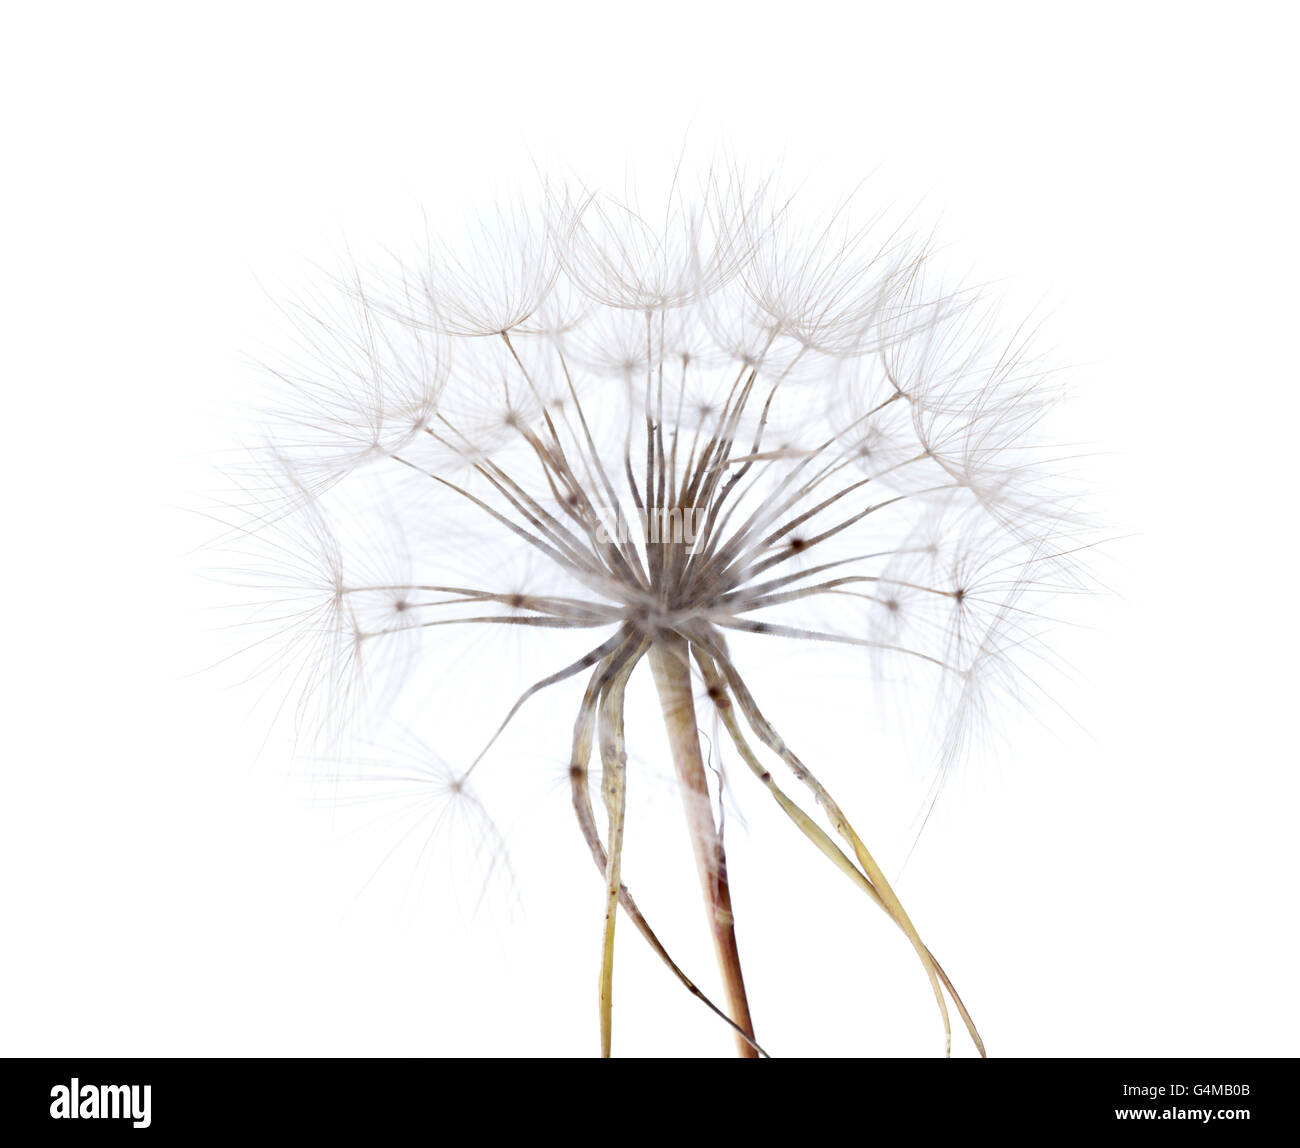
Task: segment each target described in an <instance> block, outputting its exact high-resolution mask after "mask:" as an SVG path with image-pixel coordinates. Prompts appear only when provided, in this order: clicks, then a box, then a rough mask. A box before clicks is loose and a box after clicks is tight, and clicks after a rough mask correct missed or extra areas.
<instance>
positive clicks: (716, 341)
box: [268, 177, 1083, 766]
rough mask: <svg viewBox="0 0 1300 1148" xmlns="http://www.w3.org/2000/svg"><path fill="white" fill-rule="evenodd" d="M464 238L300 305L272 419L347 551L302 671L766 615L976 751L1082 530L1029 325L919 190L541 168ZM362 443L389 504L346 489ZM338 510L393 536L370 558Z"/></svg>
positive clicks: (561, 644) (1037, 632) (722, 625)
mask: <svg viewBox="0 0 1300 1148" xmlns="http://www.w3.org/2000/svg"><path fill="white" fill-rule="evenodd" d="M471 237H472V242H471V245H470V246H469V247H463V246H461V247H455V246H453V245H449V244H446V243H443V242H442V241H440V240H434V241H431V242H430V245H429V255H428V258H427V259H423V260H420V261H417V262H415V263H414V264H412V265H411V266H410V267H398V268H397V269H396V270H390V271H388V272H386V273H384V274H376V275H370V276H367V275H364V274H360V273H357V274H354V275H352V276H350V277H349V278H348V279H347V280H346V281H344V282H343V283H342V287H343V290H342V292H341V296H340V299H339V300H338V301H337V302H336V304H335V305H334V306H333V308H332V309H328V308H322V309H320V310H318V311H316V312H315V313H311V314H308V313H303V312H300V320H299V321H300V326H301V328H302V330H303V332H304V334H305V335H306V336H307V337H308V341H309V342H311V343H312V345H313V347H314V348H315V358H316V362H315V363H309V364H307V365H306V366H303V367H301V368H299V369H298V370H295V371H293V372H281V375H282V378H284V380H285V382H286V383H287V384H288V388H289V392H290V394H291V395H292V396H294V397H295V399H296V405H295V403H290V404H288V406H287V407H286V408H285V411H287V413H284V412H283V411H282V412H280V413H279V414H278V415H277V417H276V418H274V419H273V420H272V423H273V427H272V429H271V430H270V431H269V432H268V433H269V435H270V436H271V437H272V439H273V440H274V441H275V443H276V444H277V445H276V465H277V466H285V465H287V467H288V469H289V470H290V472H291V473H292V474H293V476H294V477H293V478H292V480H291V484H292V487H293V491H294V497H293V498H292V499H287V500H284V503H283V505H289V504H293V505H294V506H296V507H297V508H298V510H297V513H298V514H299V515H301V516H305V518H306V520H307V521H308V522H309V523H310V524H311V525H310V528H309V529H308V531H307V533H308V535H309V536H311V537H315V538H316V539H317V541H318V543H319V545H320V547H321V549H322V552H323V553H325V554H327V555H328V556H329V557H328V561H327V565H328V567H329V568H330V569H331V570H333V571H334V572H335V573H334V577H335V579H336V581H337V593H336V594H335V595H334V596H333V597H332V598H330V599H329V602H328V604H327V603H326V602H325V601H324V600H321V601H320V602H319V603H318V605H317V606H316V607H314V608H311V609H306V608H304V610H303V612H302V616H301V620H302V621H303V622H304V624H305V626H306V629H307V633H308V637H307V638H306V639H300V640H299V642H298V645H297V646H295V647H294V648H293V651H292V652H293V654H294V655H296V656H302V657H305V658H307V659H309V660H310V659H314V660H315V662H316V663H317V665H316V669H315V670H314V671H313V672H311V673H309V674H307V675H306V676H305V679H304V683H305V684H304V686H303V688H304V689H305V690H306V691H307V692H308V693H310V692H311V691H313V690H314V691H319V690H321V689H322V688H323V687H322V684H321V683H325V684H326V685H328V687H329V690H330V691H332V692H333V694H334V695H335V696H339V695H341V694H346V696H347V697H348V699H349V700H350V701H352V700H355V699H357V698H359V697H360V696H361V695H360V693H359V691H357V690H356V688H355V687H354V686H353V685H352V684H350V683H352V682H354V680H355V673H356V672H357V671H361V670H367V669H369V668H370V667H371V666H374V665H377V664H378V663H380V661H381V660H382V659H384V658H385V657H387V656H388V654H389V652H390V651H392V652H394V653H395V652H398V651H400V652H401V654H402V660H400V661H396V662H391V663H388V670H389V672H388V674H387V681H388V683H389V685H390V686H391V688H390V689H388V690H385V691H381V692H380V693H379V694H377V695H374V696H375V698H376V699H377V700H382V701H384V702H385V703H391V702H392V699H393V698H394V697H395V696H397V695H398V694H400V691H401V689H402V685H403V677H402V674H403V672H404V669H405V667H407V666H409V665H411V664H413V662H412V661H410V660H408V659H414V658H416V657H417V656H418V655H419V654H420V652H422V651H423V652H424V653H432V654H434V655H435V656H436V652H437V651H438V650H439V649H446V648H450V647H453V646H455V645H456V644H457V643H460V642H463V641H465V640H466V639H465V638H464V635H465V634H482V635H484V637H485V638H487V636H489V635H498V636H499V635H500V634H501V633H502V632H503V631H504V632H509V633H511V635H512V637H513V638H514V639H515V640H516V641H517V642H518V643H520V644H521V645H522V644H524V643H535V644H536V646H537V647H538V648H541V649H543V650H545V649H550V648H552V647H554V648H555V649H557V650H559V649H561V648H563V650H564V651H566V653H565V654H564V657H563V659H561V658H560V656H559V655H558V654H557V665H556V666H555V669H556V670H559V669H560V668H561V665H562V664H566V663H567V661H568V659H569V658H570V657H571V651H572V649H573V648H574V644H575V643H579V644H585V645H586V646H587V647H588V648H590V649H592V650H596V651H603V652H600V653H598V655H597V657H596V661H599V660H600V658H604V657H606V656H607V655H609V654H610V651H611V650H612V649H613V648H614V647H613V646H609V645H608V643H610V642H615V645H616V644H617V643H616V639H617V638H618V636H619V635H628V634H630V635H641V636H643V637H644V639H645V640H646V641H648V642H653V641H657V640H659V639H661V638H663V637H664V636H666V635H670V634H671V635H676V636H678V637H681V638H683V639H685V640H686V641H687V642H688V643H689V644H690V645H691V646H692V647H693V648H696V649H698V650H701V651H707V652H708V653H709V655H710V656H711V657H715V658H718V659H723V658H726V657H728V656H729V653H728V651H729V650H730V646H729V644H728V639H729V638H731V637H734V636H735V635H737V634H756V635H763V636H765V637H766V639H768V640H770V642H771V643H772V648H773V649H776V648H777V647H778V646H779V645H780V644H781V643H804V644H809V643H817V644H824V645H825V646H826V647H827V648H830V647H835V646H838V647H840V648H845V647H848V648H854V647H856V648H859V649H861V650H862V651H865V652H867V653H868V654H869V657H868V658H867V659H864V662H863V664H864V665H867V666H870V667H871V668H872V669H873V671H874V673H875V675H876V676H877V678H878V679H879V680H880V681H881V682H883V683H889V684H890V685H891V686H897V687H901V688H902V690H903V692H902V693H901V694H891V695H888V696H889V698H890V700H889V701H888V703H887V704H889V705H895V706H899V707H901V708H903V709H906V710H908V711H910V712H912V713H915V714H924V715H925V718H924V721H925V722H926V724H927V725H928V727H929V729H930V730H931V732H932V734H933V738H932V740H933V741H934V743H935V746H936V749H937V751H938V753H939V756H940V760H941V762H942V763H943V764H944V765H945V766H951V765H952V764H954V763H955V762H956V761H958V760H959V759H960V757H961V755H962V753H963V751H964V749H965V748H966V747H967V746H968V745H969V744H970V741H971V737H972V732H973V731H976V730H978V729H979V727H980V725H981V723H983V722H989V721H994V720H996V719H995V716H994V710H993V708H992V705H991V702H992V700H993V698H994V697H995V696H997V695H1007V696H1011V695H1014V693H1015V687H1016V683H1017V681H1018V680H1019V679H1018V677H1017V675H1018V673H1019V672H1020V670H1021V668H1022V667H1023V666H1024V665H1025V664H1026V662H1027V661H1032V659H1033V657H1036V656H1038V654H1039V653H1040V652H1041V649H1042V647H1041V645H1040V640H1041V633H1042V631H1043V629H1044V620H1045V618H1046V616H1047V610H1046V609H1045V603H1046V602H1047V601H1048V600H1049V599H1050V598H1051V596H1052V595H1053V594H1054V593H1056V592H1057V591H1059V590H1060V589H1062V588H1063V586H1069V585H1073V582H1072V580H1073V579H1074V578H1075V576H1076V571H1075V568H1074V565H1073V561H1072V559H1071V558H1070V557H1069V556H1068V555H1069V554H1070V553H1071V552H1073V551H1075V550H1077V548H1078V546H1079V543H1080V539H1081V537H1082V531H1083V524H1082V523H1081V522H1080V520H1079V519H1078V518H1077V516H1076V514H1075V504H1074V501H1073V499H1072V497H1071V496H1070V495H1069V492H1068V483H1067V482H1066V481H1065V480H1064V479H1063V478H1062V477H1061V476H1060V475H1059V474H1058V472H1057V469H1056V468H1055V466H1054V463H1053V461H1052V454H1051V451H1050V449H1049V448H1047V447H1045V445H1044V443H1043V441H1042V437H1041V436H1042V429H1043V419H1044V417H1045V414H1046V412H1047V411H1048V410H1049V408H1050V405H1051V402H1052V400H1053V399H1054V398H1055V397H1056V393H1057V388H1056V385H1055V382H1054V381H1053V379H1052V378H1051V376H1050V375H1049V374H1048V373H1047V372H1046V371H1045V370H1044V369H1043V367H1042V365H1041V364H1040V363H1038V362H1036V361H1035V359H1034V357H1033V351H1032V347H1031V346H1030V345H1029V342H1028V341H1027V340H1026V338H1025V336H1024V332H1023V330H1012V331H1011V332H1010V333H1007V332H1006V331H1005V328H1004V326H1003V324H1002V322H1001V320H1000V319H999V317H998V315H997V313H996V311H995V310H993V309H991V308H989V307H988V306H985V305H983V304H982V303H981V302H980V300H979V298H978V294H977V293H976V292H974V291H973V290H971V289H970V288H969V287H968V286H964V285H960V284H959V285H956V286H948V285H946V284H944V283H943V282H942V281H941V280H940V279H939V278H938V276H937V275H936V273H935V272H934V271H933V270H932V269H931V267H930V262H929V255H928V239H927V237H925V236H924V235H920V234H918V233H917V231H916V229H915V228H914V227H912V226H910V225H909V224H907V222H906V221H904V223H903V224H902V225H899V224H895V223H889V222H886V221H885V220H884V218H883V217H876V218H870V219H868V220H867V222H866V223H865V224H863V223H859V222H857V221H855V219H854V217H853V216H852V214H851V212H850V211H849V210H848V209H844V210H841V211H839V212H836V213H833V214H832V216H831V217H830V219H829V220H826V219H822V220H820V221H818V220H814V219H807V218H803V217H801V216H800V215H799V214H798V207H797V203H792V202H789V201H783V200H780V199H779V198H778V197H776V196H775V195H774V194H773V193H772V191H771V189H770V188H769V187H767V186H763V187H760V188H758V190H757V191H749V190H747V189H746V188H745V187H744V186H743V185H742V181H740V180H739V179H727V180H723V179H719V178H716V177H711V178H709V179H706V180H705V181H703V182H702V184H701V186H700V187H699V189H698V191H695V190H688V188H687V187H686V185H685V183H684V182H682V181H678V182H676V183H675V184H674V186H673V188H672V190H671V192H670V193H669V194H668V195H667V196H666V197H664V198H663V200H662V202H661V203H660V204H659V205H658V206H657V207H655V208H654V209H650V208H648V207H646V206H645V204H643V203H637V202H632V201H621V200H617V199H614V198H611V197H609V196H607V195H605V194H603V193H593V192H591V191H589V190H587V189H582V190H580V191H574V192H570V191H563V192H559V193H554V192H552V193H551V194H550V196H549V198H548V200H547V201H546V202H545V203H543V204H542V205H541V206H540V207H539V208H538V209H536V210H532V209H525V208H517V207H511V208H509V209H505V210H501V211H498V212H495V213H488V214H487V215H485V216H484V217H483V219H482V220H480V221H479V222H478V223H477V224H476V225H475V226H474V227H473V228H472V229H471ZM363 472H364V474H365V476H366V477H365V479H364V481H365V482H369V483H376V484H378V485H379V486H381V487H383V488H385V490H386V491H387V494H386V501H385V502H384V506H385V507H386V508H387V509H383V510H381V509H379V503H377V502H376V501H375V500H374V499H370V500H369V501H365V500H362V501H355V500H354V501H351V502H349V501H348V499H347V496H346V495H345V494H344V493H343V492H342V488H350V487H351V485H352V484H353V483H354V482H358V483H359V482H362V481H363V480H362V477H361V476H362V473H363ZM326 490H328V491H329V493H328V496H325V495H323V494H322V492H324V491H326ZM326 503H329V505H328V506H327V505H326ZM327 512H329V513H334V514H339V515H343V516H345V517H346V516H353V517H355V516H358V515H360V516H362V517H363V518H364V521H365V530H363V531H359V532H358V531H353V532H352V534H353V536H354V539H355V538H361V537H366V536H373V535H376V534H379V533H387V534H389V535H391V536H394V537H397V538H399V539H400V546H399V545H397V544H396V543H394V542H393V541H391V540H390V541H389V542H386V543H383V544H381V545H375V544H373V543H364V544H363V545H364V546H369V547H370V555H369V556H370V557H373V556H374V555H375V554H379V553H387V552H389V551H392V552H397V551H398V550H402V551H404V552H405V553H406V556H405V557H404V558H403V560H402V562H401V563H398V564H396V565H394V564H392V563H389V564H388V568H387V569H386V570H384V571H378V570H375V569H374V568H373V567H374V565H375V564H374V563H373V562H370V563H367V562H364V561H362V562H357V561H353V560H352V557H351V556H350V555H349V554H345V553H343V549H344V546H343V543H342V542H341V541H340V538H341V537H342V535H343V534H344V533H346V532H341V531H336V530H335V529H334V528H333V527H327V526H326V525H324V524H325V523H327V522H328V521H329V518H328V517H327ZM292 518H293V515H290V516H289V518H288V519H286V517H285V516H284V515H283V514H281V513H277V514H275V515H273V516H272V521H271V523H270V524H269V526H268V529H271V530H278V529H281V528H284V529H288V530H290V531H292V530H294V529H299V530H300V527H296V526H294V525H293V522H292ZM363 557H364V555H363ZM286 592H288V591H286ZM284 620H285V618H280V617H277V618H276V619H274V621H275V623H276V624H277V625H278V624H279V623H280V622H282V621H284ZM579 652H581V651H580V650H579ZM591 664H595V663H594V662H593V663H591ZM718 664H719V665H721V664H722V662H721V661H719V662H718ZM575 665H576V663H575ZM394 667H399V669H398V670H397V672H393V668H394ZM579 668H581V667H579ZM739 669H743V667H739ZM566 672H577V671H576V670H574V669H573V666H570V667H569V670H568V671H566ZM481 688H482V689H483V690H485V691H491V690H492V689H493V688H494V682H493V680H492V678H491V676H490V675H489V676H488V677H487V679H486V680H485V681H484V682H483V683H482V687H481ZM502 700H503V701H505V700H508V699H502ZM331 704H333V703H331ZM334 708H336V709H338V708H342V709H344V710H350V709H351V708H353V707H351V706H347V707H334ZM513 712H514V711H513V710H512V711H511V713H512V714H513ZM555 748H556V752H557V754H561V753H563V752H565V751H566V749H567V747H563V746H557V747H555Z"/></svg>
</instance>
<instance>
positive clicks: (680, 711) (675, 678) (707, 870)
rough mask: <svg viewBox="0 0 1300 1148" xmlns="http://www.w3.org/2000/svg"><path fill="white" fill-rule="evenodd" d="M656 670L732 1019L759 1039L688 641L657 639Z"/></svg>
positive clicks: (741, 1047) (747, 1052) (749, 1050)
mask: <svg viewBox="0 0 1300 1148" xmlns="http://www.w3.org/2000/svg"><path fill="white" fill-rule="evenodd" d="M650 669H651V672H652V673H653V674H654V679H655V686H656V688H657V689H658V691H659V704H660V707H661V708H662V710H663V715H664V726H665V727H666V729H667V731H668V743H669V746H670V747H671V749H672V755H673V765H674V766H675V767H676V770H677V780H678V783H679V784H680V786H681V790H682V801H683V803H684V804H685V807H686V820H687V824H688V826H689V828H690V834H691V846H692V848H693V849H694V851H695V864H696V867H697V869H698V870H699V874H700V884H701V886H702V887H703V890H704V907H705V911H706V913H707V915H708V918H709V928H710V929H711V930H712V933H713V947H714V950H715V952H716V953H717V957H718V969H719V971H720V972H721V973H722V980H723V983H724V985H725V987H726V990H727V1004H728V1007H729V1009H730V1011H731V1019H732V1020H733V1021H735V1023H736V1024H737V1025H738V1026H739V1027H740V1028H741V1029H743V1030H744V1031H745V1032H746V1033H748V1034H749V1036H751V1037H752V1036H753V1035H754V1026H753V1022H752V1021H751V1020H750V1017H749V1001H748V999H747V998H746V996H745V980H744V977H743V976H742V975H741V971H740V951H739V949H738V948H737V947H736V929H735V923H734V918H733V917H732V913H731V890H730V887H729V886H728V884H727V859H726V854H725V852H724V851H723V847H722V835H721V834H720V833H719V832H718V827H717V825H716V824H715V822H714V820H713V804H712V801H711V800H710V798H709V783H708V777H707V776H706V774H705V772H704V759H703V757H702V756H701V754H700V738H699V731H698V729H697V728H696V724H695V697H694V693H693V690H692V687H691V671H690V663H689V661H688V650H687V644H686V642H685V641H684V640H683V639H681V638H679V637H676V636H675V635H669V636H666V637H663V638H660V639H657V640H656V641H655V644H654V645H653V646H652V647H651V649H650ZM736 1049H737V1051H738V1053H739V1055H740V1056H742V1057H752V1058H756V1057H757V1056H758V1053H757V1052H756V1051H755V1050H754V1048H753V1047H752V1046H750V1045H748V1044H746V1043H745V1042H744V1041H743V1040H742V1039H741V1038H740V1036H739V1035H737V1037H736Z"/></svg>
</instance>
